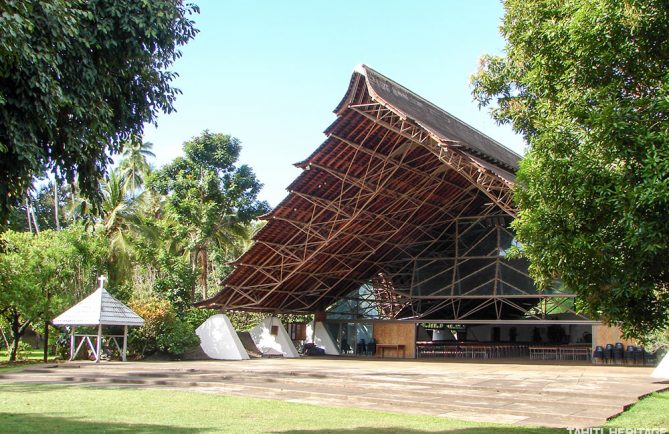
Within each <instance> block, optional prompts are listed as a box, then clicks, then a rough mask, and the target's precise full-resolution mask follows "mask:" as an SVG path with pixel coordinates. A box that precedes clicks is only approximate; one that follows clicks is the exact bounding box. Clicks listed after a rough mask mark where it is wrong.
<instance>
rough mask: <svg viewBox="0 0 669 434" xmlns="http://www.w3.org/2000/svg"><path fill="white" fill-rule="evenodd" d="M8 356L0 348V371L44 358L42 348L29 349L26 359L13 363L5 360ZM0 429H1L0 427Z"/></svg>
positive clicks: (37, 361)
mask: <svg viewBox="0 0 669 434" xmlns="http://www.w3.org/2000/svg"><path fill="white" fill-rule="evenodd" d="M8 358H9V354H8V353H7V350H0V373H1V372H8V371H14V370H16V369H20V368H22V367H25V365H27V364H31V363H41V362H42V361H43V360H44V350H43V349H41V348H40V349H33V350H31V351H30V354H28V357H27V359H26V360H20V361H18V362H15V363H9V362H8V361H7V360H8ZM52 360H54V357H53V356H49V361H52ZM0 429H2V428H1V427H0Z"/></svg>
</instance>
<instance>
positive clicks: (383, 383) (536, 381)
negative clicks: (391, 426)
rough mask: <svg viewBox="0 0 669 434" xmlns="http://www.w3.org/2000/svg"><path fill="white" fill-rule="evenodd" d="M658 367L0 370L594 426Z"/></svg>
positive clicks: (25, 376)
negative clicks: (653, 368)
mask: <svg viewBox="0 0 669 434" xmlns="http://www.w3.org/2000/svg"><path fill="white" fill-rule="evenodd" d="M651 371H652V369H651V368H641V367H638V368H637V367H613V366H611V367H609V366H592V365H578V364H571V365H548V364H545V365H538V364H515V363H452V362H428V361H400V360H383V361H382V360H374V359H350V358H314V357H310V358H302V359H255V360H246V361H235V362H224V361H188V362H129V363H120V362H103V363H101V364H99V365H96V364H94V363H89V362H76V363H75V362H72V363H65V364H60V365H44V366H41V367H33V368H28V369H24V370H23V371H20V372H12V373H6V374H1V375H0V383H6V382H31V383H58V384H94V385H96V386H104V385H107V386H115V387H119V386H126V387H146V388H167V389H179V390H192V391H199V392H209V393H221V394H226V395H238V396H252V397H258V398H267V399H280V400H285V401H291V402H301V403H309V404H316V405H327V406H335V407H358V408H368V409H373V410H383V411H393V412H402V413H413V414H425V415H432V416H442V417H448V418H454V419H464V420H472V421H485V422H500V423H513V424H523V425H541V426H555V427H588V426H597V425H601V424H602V423H604V422H605V421H606V419H607V418H609V417H611V416H613V415H615V414H617V413H620V412H621V411H623V409H624V407H625V406H627V405H629V404H632V403H634V402H635V401H636V400H637V399H638V397H640V396H642V395H645V394H648V393H650V392H653V391H656V390H662V389H665V388H668V387H669V384H667V383H664V384H663V383H659V382H653V380H652V379H651V378H650V373H651Z"/></svg>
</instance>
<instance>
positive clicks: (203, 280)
mask: <svg viewBox="0 0 669 434" xmlns="http://www.w3.org/2000/svg"><path fill="white" fill-rule="evenodd" d="M199 256H200V287H201V288H202V300H206V299H207V280H208V276H209V273H208V271H209V269H208V266H209V264H208V262H209V261H208V255H207V249H206V248H203V249H202V250H200V255H199Z"/></svg>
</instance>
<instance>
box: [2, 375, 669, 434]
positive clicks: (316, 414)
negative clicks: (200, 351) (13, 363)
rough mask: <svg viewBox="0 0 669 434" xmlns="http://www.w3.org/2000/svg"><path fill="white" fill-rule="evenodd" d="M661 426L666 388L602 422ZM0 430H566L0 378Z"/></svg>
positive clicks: (666, 410)
mask: <svg viewBox="0 0 669 434" xmlns="http://www.w3.org/2000/svg"><path fill="white" fill-rule="evenodd" d="M668 426H669V392H663V393H655V394H653V395H651V396H649V397H647V398H645V399H643V400H641V401H639V402H638V403H637V404H635V405H634V406H633V407H632V408H631V409H630V410H629V411H627V412H625V413H623V414H622V415H621V416H619V417H617V418H615V419H613V420H612V421H610V422H609V423H607V424H606V425H605V427H623V428H630V427H632V428H633V427H637V428H641V427H642V428H666V427H668ZM0 432H13V433H14V432H16V433H32V432H67V433H84V432H86V433H88V432H113V433H125V432H144V433H163V432H171V433H204V432H226V433H244V434H251V433H265V432H281V433H340V434H343V433H354V432H356V433H358V432H360V433H372V434H381V433H409V434H412V433H413V434H416V433H428V432H449V433H453V434H477V433H500V434H530V433H532V434H534V433H537V434H557V433H562V434H564V433H565V432H566V431H565V430H563V429H552V428H532V427H522V426H512V425H495V424H484V423H477V422H465V421H458V420H452V419H444V418H439V417H431V416H416V415H403V414H397V413H386V412H378V411H371V410H362V409H352V408H346V409H344V408H330V407H321V406H314V405H309V404H298V403H289V402H282V401H272V400H262V399H255V398H243V397H232V396H223V395H215V394H205V393H196V392H179V391H172V390H169V391H168V390H150V389H134V388H132V389H131V388H94V387H81V386H58V385H32V384H31V385H19V384H3V385H0Z"/></svg>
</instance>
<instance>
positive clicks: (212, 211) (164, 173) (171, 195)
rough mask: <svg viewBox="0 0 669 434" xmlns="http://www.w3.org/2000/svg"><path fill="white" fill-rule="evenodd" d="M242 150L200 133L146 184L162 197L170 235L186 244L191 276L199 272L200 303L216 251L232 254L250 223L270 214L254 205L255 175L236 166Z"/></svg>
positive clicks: (233, 141)
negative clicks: (191, 270) (192, 273)
mask: <svg viewBox="0 0 669 434" xmlns="http://www.w3.org/2000/svg"><path fill="white" fill-rule="evenodd" d="M240 150H241V146H240V143H239V140H237V139H236V138H234V137H231V136H229V135H226V134H214V133H211V132H209V131H204V132H203V133H202V134H200V135H199V136H197V137H194V138H193V139H191V140H190V141H187V142H186V143H184V154H185V155H184V157H178V158H176V159H175V160H174V161H173V162H172V163H170V164H168V165H166V166H164V167H162V168H161V169H160V170H158V171H156V172H155V173H154V174H153V176H152V178H151V181H150V186H151V189H152V190H153V191H154V192H156V193H158V194H161V195H163V196H164V197H165V212H166V214H167V215H168V216H169V217H170V218H171V219H172V221H173V222H174V223H175V224H174V225H173V227H172V229H173V230H174V231H175V232H177V233H181V236H177V238H181V239H183V240H184V241H185V242H186V244H187V246H186V250H187V251H190V258H191V264H192V268H193V270H195V269H198V268H199V271H200V279H199V283H198V284H199V286H200V289H201V290H202V297H203V298H204V297H206V296H207V293H206V291H207V286H208V283H207V281H208V271H209V264H210V260H209V256H210V255H211V254H212V253H214V254H216V253H220V252H217V249H224V250H226V249H227V250H230V249H233V250H234V244H235V243H236V242H237V241H238V240H240V239H241V240H244V239H246V238H247V237H248V234H247V232H248V225H249V224H250V223H251V221H252V220H253V219H255V218H257V217H258V216H259V215H260V214H263V213H266V212H267V211H268V210H269V205H268V204H267V203H266V202H261V201H258V199H257V195H258V193H259V192H260V188H261V187H262V184H261V183H260V182H259V181H258V180H257V178H256V176H255V174H254V173H253V170H252V169H251V168H250V167H249V166H247V165H240V166H236V165H235V164H236V162H237V159H238V158H239V152H240ZM236 253H237V254H241V252H236ZM224 256H229V255H224ZM228 260H229V259H228ZM217 262H219V261H217ZM220 262H223V263H225V261H220Z"/></svg>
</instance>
